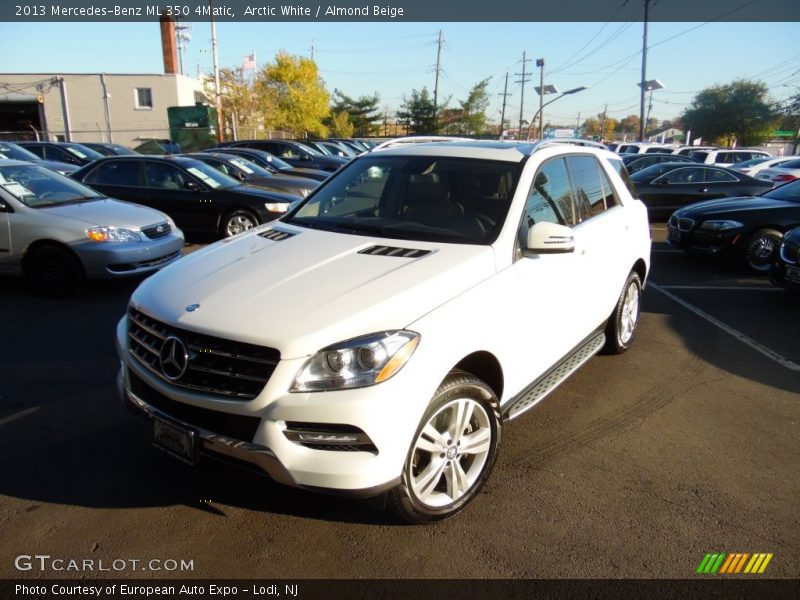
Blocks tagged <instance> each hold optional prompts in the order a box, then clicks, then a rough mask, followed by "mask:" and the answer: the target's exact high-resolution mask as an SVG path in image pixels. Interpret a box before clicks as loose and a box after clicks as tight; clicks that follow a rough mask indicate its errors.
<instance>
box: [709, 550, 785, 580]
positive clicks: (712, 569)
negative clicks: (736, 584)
mask: <svg viewBox="0 0 800 600" xmlns="http://www.w3.org/2000/svg"><path fill="white" fill-rule="evenodd" d="M771 560H772V553H771V552H770V553H769V554H767V553H763V552H758V553H756V554H748V553H747V552H734V553H730V554H726V553H725V552H713V553H711V552H710V553H708V554H706V555H705V556H704V557H703V560H702V561H701V562H700V566H698V567H697V571H695V572H696V573H702V574H704V575H713V574H715V573H720V574H726V575H731V574H735V573H750V574H756V573H763V572H764V570H765V569H766V568H767V565H768V564H769V561H771Z"/></svg>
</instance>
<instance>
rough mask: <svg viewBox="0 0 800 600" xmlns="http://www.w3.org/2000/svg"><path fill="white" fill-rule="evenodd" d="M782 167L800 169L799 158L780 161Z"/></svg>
mask: <svg viewBox="0 0 800 600" xmlns="http://www.w3.org/2000/svg"><path fill="white" fill-rule="evenodd" d="M780 166H781V168H782V169H800V158H797V159H795V160H788V161H786V162H782V163H780Z"/></svg>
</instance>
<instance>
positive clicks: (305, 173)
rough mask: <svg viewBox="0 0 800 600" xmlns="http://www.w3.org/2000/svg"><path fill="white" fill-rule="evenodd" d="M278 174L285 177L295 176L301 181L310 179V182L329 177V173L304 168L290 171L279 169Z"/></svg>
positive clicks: (294, 168)
mask: <svg viewBox="0 0 800 600" xmlns="http://www.w3.org/2000/svg"><path fill="white" fill-rule="evenodd" d="M279 173H281V174H286V175H297V176H298V177H301V178H303V179H311V180H312V181H324V180H325V179H327V178H328V177H330V176H331V174H330V172H328V171H323V170H322V169H308V168H306V167H292V168H291V169H281V170H279Z"/></svg>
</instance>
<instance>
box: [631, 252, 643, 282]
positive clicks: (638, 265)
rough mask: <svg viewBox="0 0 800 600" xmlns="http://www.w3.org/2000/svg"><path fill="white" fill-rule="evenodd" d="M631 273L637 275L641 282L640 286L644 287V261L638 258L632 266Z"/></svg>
mask: <svg viewBox="0 0 800 600" xmlns="http://www.w3.org/2000/svg"><path fill="white" fill-rule="evenodd" d="M631 271H635V272H636V274H637V275H639V279H640V280H641V281H642V286H643V287H644V285H645V282H646V281H647V263H645V262H644V259H642V258H640V259H639V260H637V261H636V262H635V263H634V264H633V268H632V269H631Z"/></svg>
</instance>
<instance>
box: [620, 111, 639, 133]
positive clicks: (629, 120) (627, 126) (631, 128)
mask: <svg viewBox="0 0 800 600" xmlns="http://www.w3.org/2000/svg"><path fill="white" fill-rule="evenodd" d="M614 131H615V132H616V133H622V134H625V133H630V134H634V135H639V115H628V116H627V117H624V118H623V119H620V121H619V123H618V124H617V126H616V127H615V128H614Z"/></svg>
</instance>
